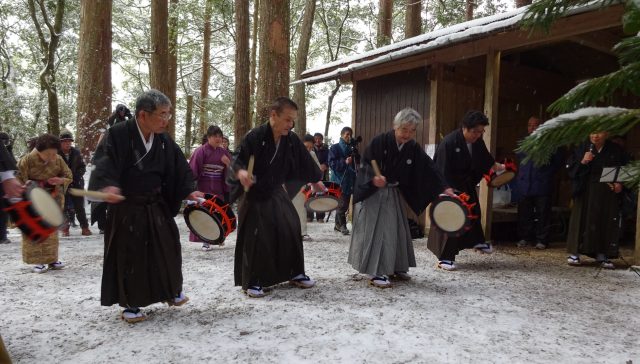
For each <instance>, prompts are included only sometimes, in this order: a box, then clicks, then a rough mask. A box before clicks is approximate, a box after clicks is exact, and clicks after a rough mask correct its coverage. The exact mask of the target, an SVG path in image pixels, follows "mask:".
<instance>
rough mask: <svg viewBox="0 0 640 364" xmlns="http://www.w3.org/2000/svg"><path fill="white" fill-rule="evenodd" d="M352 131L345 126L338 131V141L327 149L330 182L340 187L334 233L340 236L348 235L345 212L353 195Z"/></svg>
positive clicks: (354, 164)
mask: <svg viewBox="0 0 640 364" xmlns="http://www.w3.org/2000/svg"><path fill="white" fill-rule="evenodd" d="M352 137H353V129H351V128H350V127H348V126H345V127H344V128H342V130H341V131H340V141H339V142H338V143H336V144H334V145H332V146H331V148H329V168H331V182H335V183H337V184H339V185H340V190H341V192H342V203H341V204H340V207H339V208H338V209H337V210H336V223H335V226H334V228H333V229H334V230H335V231H339V232H341V233H342V235H349V229H347V216H346V215H347V211H349V203H350V202H351V194H352V193H353V184H354V183H355V180H356V165H357V161H356V160H355V157H356V156H355V155H354V145H353V144H352V142H351V138H352Z"/></svg>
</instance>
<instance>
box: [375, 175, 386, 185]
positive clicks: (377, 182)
mask: <svg viewBox="0 0 640 364" xmlns="http://www.w3.org/2000/svg"><path fill="white" fill-rule="evenodd" d="M373 185H374V186H376V187H378V188H382V187H384V186H386V185H387V177H385V176H375V177H373Z"/></svg>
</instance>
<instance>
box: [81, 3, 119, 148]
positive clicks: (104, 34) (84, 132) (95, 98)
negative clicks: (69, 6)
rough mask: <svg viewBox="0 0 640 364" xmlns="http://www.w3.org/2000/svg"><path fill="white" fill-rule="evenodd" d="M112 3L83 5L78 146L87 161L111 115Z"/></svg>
mask: <svg viewBox="0 0 640 364" xmlns="http://www.w3.org/2000/svg"><path fill="white" fill-rule="evenodd" d="M111 6H112V5H111V1H88V0H85V1H82V2H81V3H80V41H79V49H78V100H77V107H78V115H77V121H76V125H77V131H76V144H77V146H78V148H79V149H80V152H81V153H82V156H83V157H84V158H85V159H88V158H89V156H90V155H91V152H93V151H94V150H95V149H96V145H97V143H98V138H99V137H100V133H101V132H102V131H103V130H105V129H106V128H107V119H108V118H109V115H110V114H111V91H112V90H111V38H112V33H111Z"/></svg>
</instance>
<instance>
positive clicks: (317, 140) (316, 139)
mask: <svg viewBox="0 0 640 364" xmlns="http://www.w3.org/2000/svg"><path fill="white" fill-rule="evenodd" d="M313 142H314V144H315V145H317V146H321V145H322V142H323V138H322V136H321V135H316V136H314V137H313Z"/></svg>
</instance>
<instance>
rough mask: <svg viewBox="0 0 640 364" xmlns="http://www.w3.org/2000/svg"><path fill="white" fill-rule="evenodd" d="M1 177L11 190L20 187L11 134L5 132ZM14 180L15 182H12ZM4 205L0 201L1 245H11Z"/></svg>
mask: <svg viewBox="0 0 640 364" xmlns="http://www.w3.org/2000/svg"><path fill="white" fill-rule="evenodd" d="M0 145H2V147H1V148H0V175H1V176H2V182H3V183H4V181H5V180H6V181H7V186H9V188H11V187H12V186H14V183H13V182H15V184H17V185H18V186H19V185H20V183H19V182H17V180H16V179H15V177H14V172H15V169H16V159H15V158H14V157H13V153H12V152H11V145H12V141H11V137H10V136H9V134H7V133H5V132H0ZM12 180H13V182H12ZM0 196H4V193H3V191H2V187H0ZM3 207H4V206H3V205H2V199H0V244H9V243H11V240H9V238H7V223H8V215H7V213H6V212H5V211H4V209H3Z"/></svg>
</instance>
